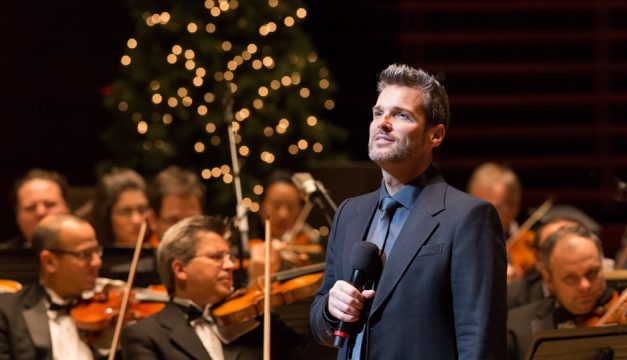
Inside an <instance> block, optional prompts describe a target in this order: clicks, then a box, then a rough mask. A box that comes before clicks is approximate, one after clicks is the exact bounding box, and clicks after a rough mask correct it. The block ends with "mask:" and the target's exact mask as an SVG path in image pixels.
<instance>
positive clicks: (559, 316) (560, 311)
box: [553, 306, 576, 325]
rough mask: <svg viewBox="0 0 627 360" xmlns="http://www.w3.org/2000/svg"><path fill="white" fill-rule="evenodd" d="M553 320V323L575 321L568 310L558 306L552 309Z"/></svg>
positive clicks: (574, 317)
mask: <svg viewBox="0 0 627 360" xmlns="http://www.w3.org/2000/svg"><path fill="white" fill-rule="evenodd" d="M553 321H554V323H555V325H559V324H563V323H566V322H569V321H573V322H576V316H575V315H573V314H571V313H570V312H569V311H568V310H566V309H564V308H563V307H561V306H559V307H556V308H555V310H554V311H553Z"/></svg>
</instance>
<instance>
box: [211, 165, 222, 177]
mask: <svg viewBox="0 0 627 360" xmlns="http://www.w3.org/2000/svg"><path fill="white" fill-rule="evenodd" d="M221 175H222V171H220V168H219V167H214V168H212V169H211V176H213V177H220V176H221Z"/></svg>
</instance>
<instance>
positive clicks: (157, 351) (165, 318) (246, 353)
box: [122, 302, 313, 360]
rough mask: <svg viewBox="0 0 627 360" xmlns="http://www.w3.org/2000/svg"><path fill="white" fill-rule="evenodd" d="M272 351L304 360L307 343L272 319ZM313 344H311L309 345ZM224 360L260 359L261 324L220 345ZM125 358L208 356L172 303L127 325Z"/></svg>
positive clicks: (278, 356) (172, 359)
mask: <svg viewBox="0 0 627 360" xmlns="http://www.w3.org/2000/svg"><path fill="white" fill-rule="evenodd" d="M271 331H272V336H271V339H272V341H271V353H272V358H273V359H303V358H304V359H307V358H309V357H308V356H307V351H308V349H310V348H311V347H310V345H308V344H306V340H305V339H304V338H303V337H302V336H301V335H298V334H296V333H295V332H293V331H291V330H290V329H288V328H287V327H286V326H285V325H284V324H283V323H281V322H280V321H278V320H277V319H273V322H272V328H271ZM311 345H313V344H311ZM222 349H223V352H224V358H225V359H226V360H233V359H241V360H249V359H251V360H252V359H262V358H263V326H258V327H257V328H256V329H255V330H253V331H251V332H250V333H248V334H246V335H244V336H242V337H240V338H239V339H237V340H235V341H234V342H232V343H230V344H228V345H223V348H222ZM122 354H123V357H124V359H129V360H131V359H132V360H136V359H164V360H175V359H209V354H208V353H207V351H206V350H205V348H204V347H203V345H202V342H201V341H200V339H199V338H198V335H196V333H195V332H194V328H193V327H192V326H191V325H190V324H189V322H188V321H187V317H186V315H185V314H184V313H183V311H182V310H181V309H180V308H179V307H178V306H177V305H175V304H174V303H171V302H170V303H168V304H166V306H165V308H164V309H163V310H162V311H160V312H158V313H156V314H154V315H153V316H150V317H148V318H146V319H143V320H140V321H139V322H137V323H136V324H134V325H131V326H129V327H127V328H126V329H125V330H124V332H123V334H122Z"/></svg>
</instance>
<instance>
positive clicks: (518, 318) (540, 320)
mask: <svg viewBox="0 0 627 360" xmlns="http://www.w3.org/2000/svg"><path fill="white" fill-rule="evenodd" d="M554 310H555V300H554V298H547V299H543V300H538V301H534V302H532V303H530V304H527V305H524V306H520V307H517V308H515V309H512V310H511V311H510V312H509V313H508V319H507V358H508V359H509V360H523V359H524V358H525V354H527V349H528V348H529V346H530V345H531V339H532V338H533V334H534V333H535V332H536V331H539V330H550V329H555V323H554V321H553V311H554Z"/></svg>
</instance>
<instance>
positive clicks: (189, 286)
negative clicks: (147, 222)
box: [122, 216, 308, 360]
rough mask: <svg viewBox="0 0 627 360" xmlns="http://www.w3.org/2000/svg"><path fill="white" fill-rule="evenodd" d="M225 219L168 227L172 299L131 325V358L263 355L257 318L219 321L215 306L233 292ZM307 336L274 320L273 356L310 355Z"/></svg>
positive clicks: (127, 347) (161, 251)
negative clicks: (224, 323) (227, 323)
mask: <svg viewBox="0 0 627 360" xmlns="http://www.w3.org/2000/svg"><path fill="white" fill-rule="evenodd" d="M225 231H226V229H225V226H224V223H223V221H222V220H221V219H219V218H216V217H210V216H193V217H190V218H187V219H184V220H182V221H180V222H178V223H177V224H175V225H174V226H172V227H171V228H170V229H168V230H167V231H166V232H165V234H164V236H163V238H162V239H161V242H160V244H159V248H158V250H157V267H158V270H159V275H160V277H161V280H162V282H163V284H164V285H165V286H166V288H167V290H168V294H169V296H170V299H171V300H170V302H168V303H167V304H166V306H165V308H164V309H163V310H162V311H160V312H158V313H156V314H154V315H152V316H150V317H148V318H146V319H143V320H140V321H139V322H137V323H136V324H134V325H131V326H129V327H128V328H126V329H125V331H124V332H123V335H122V353H123V356H124V358H125V359H133V360H135V359H164V360H165V359H261V358H262V355H263V331H262V330H263V327H262V326H261V324H260V322H259V321H258V320H257V319H253V320H251V321H247V322H242V323H241V324H234V325H232V326H226V327H224V326H219V325H218V324H217V322H216V320H215V319H214V318H213V317H212V315H211V307H212V306H213V305H215V304H217V303H220V302H221V301H223V300H225V298H226V297H227V296H229V294H231V292H232V290H233V289H232V287H233V269H234V265H233V262H232V261H231V257H230V253H229V244H228V243H227V241H226V240H225V238H224V236H225ZM303 343H304V339H303V338H302V337H301V336H300V335H298V334H296V333H294V332H292V331H291V330H290V329H288V328H287V327H285V325H283V324H282V323H281V322H279V321H278V320H273V322H272V343H271V350H272V358H273V359H303V358H307V354H308V349H307V346H305V345H304V344H303Z"/></svg>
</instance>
